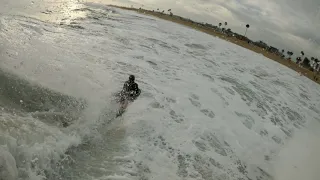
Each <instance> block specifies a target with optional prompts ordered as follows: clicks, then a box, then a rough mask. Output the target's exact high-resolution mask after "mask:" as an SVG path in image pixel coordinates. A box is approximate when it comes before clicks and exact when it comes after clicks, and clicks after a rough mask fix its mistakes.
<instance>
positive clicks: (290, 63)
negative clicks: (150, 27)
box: [108, 5, 320, 84]
mask: <svg viewBox="0 0 320 180" xmlns="http://www.w3.org/2000/svg"><path fill="white" fill-rule="evenodd" d="M108 6H110V7H115V8H119V9H124V10H129V11H135V12H137V13H140V14H144V15H150V16H154V17H157V18H160V19H163V20H167V21H171V22H174V23H177V24H180V25H183V26H186V27H188V28H193V29H195V30H198V31H201V32H203V33H206V34H209V35H212V36H214V37H217V38H220V39H223V40H225V41H228V42H230V43H233V44H236V45H238V46H241V47H243V48H246V49H248V50H251V51H253V52H256V53H258V54H261V55H263V56H264V57H266V58H268V59H270V60H273V61H275V62H277V63H279V64H282V65H283V66H286V67H288V68H290V69H292V70H294V71H296V72H297V75H299V74H300V75H303V76H305V77H307V78H309V79H310V80H312V81H313V82H315V83H318V84H320V81H319V75H317V78H316V79H315V78H314V74H315V73H314V72H312V71H310V70H308V69H306V68H303V67H299V65H297V64H296V63H295V62H293V61H289V60H287V59H283V58H281V57H280V56H278V55H276V54H274V53H270V52H268V51H266V50H264V49H263V48H260V47H258V46H253V45H250V44H248V42H247V41H245V40H240V39H238V38H236V37H233V36H227V35H226V34H224V33H221V32H218V31H215V30H214V29H211V28H208V27H205V26H199V25H198V24H197V22H193V21H189V20H187V19H182V18H183V17H180V16H176V15H173V16H170V15H169V14H163V13H160V12H156V11H151V10H146V9H137V8H133V7H131V8H130V7H124V6H117V5H108Z"/></svg>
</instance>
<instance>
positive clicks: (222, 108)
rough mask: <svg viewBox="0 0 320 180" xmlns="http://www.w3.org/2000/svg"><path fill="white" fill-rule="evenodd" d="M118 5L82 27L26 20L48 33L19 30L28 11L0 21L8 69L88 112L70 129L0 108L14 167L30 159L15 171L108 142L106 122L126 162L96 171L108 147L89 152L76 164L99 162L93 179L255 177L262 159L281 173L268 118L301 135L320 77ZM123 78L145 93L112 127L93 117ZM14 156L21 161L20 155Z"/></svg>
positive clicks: (117, 156)
mask: <svg viewBox="0 0 320 180" xmlns="http://www.w3.org/2000/svg"><path fill="white" fill-rule="evenodd" d="M117 13H118V14H117V15H116V16H113V15H112V14H109V15H108V18H101V19H100V20H99V23H101V25H99V24H98V23H95V24H93V23H92V21H94V20H92V21H91V20H90V21H89V20H88V21H84V22H81V23H80V24H79V25H81V26H82V27H83V29H81V30H74V29H71V28H68V27H61V28H60V27H56V26H55V25H51V24H46V23H43V22H39V21H36V20H29V19H28V21H30V23H34V24H38V25H39V26H47V27H49V28H50V29H54V30H55V31H53V32H55V33H52V32H47V31H43V32H42V33H43V35H36V34H35V32H33V31H32V30H30V29H27V30H25V31H21V30H20V21H27V20H26V18H22V19H19V18H21V17H15V18H12V17H10V16H8V17H4V18H2V21H1V22H2V23H3V24H4V26H5V28H9V29H10V28H12V29H13V30H12V31H10V32H8V34H5V36H4V35H3V36H1V37H3V39H4V42H6V43H7V44H6V45H7V52H8V53H9V54H11V56H5V57H4V58H3V59H2V65H3V66H4V67H6V68H8V69H11V70H12V71H14V72H15V73H17V74H19V75H21V76H26V78H27V79H29V80H30V81H31V80H33V81H36V82H37V83H39V84H42V85H44V86H46V87H49V88H52V89H55V90H58V91H60V92H63V93H65V94H69V95H73V96H76V97H84V98H86V99H88V100H89V108H88V109H86V111H85V112H84V113H83V118H82V119H79V120H78V121H76V122H74V123H73V124H71V125H70V126H69V127H68V128H66V129H60V128H57V127H54V126H48V125H47V124H45V123H42V122H40V121H38V120H36V119H34V118H32V117H30V116H27V117H23V118H20V117H19V118H17V117H14V116H10V115H7V114H4V115H3V116H1V117H2V118H1V119H0V120H1V122H3V123H0V127H1V124H5V125H6V126H5V127H2V129H1V130H3V132H5V134H6V136H11V137H12V138H14V139H15V140H17V141H18V143H16V144H15V143H12V147H11V149H10V150H9V152H10V153H11V154H12V155H13V157H15V159H16V162H17V164H22V165H21V166H23V163H22V162H19V161H20V160H21V161H23V160H24V161H26V162H28V163H29V164H28V165H29V167H28V166H27V167H24V166H23V167H22V169H23V168H24V170H25V171H26V172H27V174H28V176H29V177H31V178H30V179H42V178H43V177H42V176H41V175H39V176H38V177H36V176H37V174H36V173H35V172H30V171H31V170H30V164H31V162H32V161H34V162H38V164H39V167H38V168H39V169H41V168H43V169H45V168H46V167H47V165H48V164H49V162H50V159H60V155H63V154H64V153H65V152H66V150H67V149H68V148H69V147H71V146H77V145H79V144H81V143H82V140H83V138H84V137H88V136H89V137H92V138H93V139H91V140H92V141H94V138H97V139H103V140H105V139H108V138H110V139H111V140H110V141H107V142H109V143H112V142H114V141H116V140H114V139H112V138H111V137H108V136H103V133H105V134H104V135H106V134H107V132H108V130H110V129H111V130H112V131H111V132H112V133H115V134H116V135H118V136H115V135H114V134H107V135H110V136H115V137H116V138H118V139H120V140H119V141H120V143H119V144H120V145H119V146H121V145H123V146H129V151H130V152H128V153H127V154H126V153H124V154H121V153H120V152H113V154H112V155H113V158H111V159H112V160H114V161H116V162H117V163H119V162H125V163H127V164H126V165H123V167H122V168H120V170H121V173H118V172H117V169H115V168H114V167H113V166H117V165H118V164H117V165H114V164H111V165H110V164H109V166H108V167H103V166H104V164H108V162H109V159H107V158H109V154H104V153H105V152H104V150H103V149H102V150H103V151H97V152H96V151H95V153H96V154H95V155H97V156H98V157H90V158H92V159H93V160H92V159H89V158H88V159H87V161H84V162H79V161H78V162H77V163H83V167H81V168H83V169H81V168H79V169H77V171H78V172H83V171H86V173H88V174H89V173H90V172H91V171H90V168H97V169H99V170H100V171H101V174H99V175H96V176H98V177H94V178H95V179H101V180H102V179H139V178H140V179H143V178H144V179H154V180H158V179H159V180H163V179H185V180H187V179H215V178H225V179H228V178H229V179H232V178H237V177H239V178H245V177H246V176H248V177H249V178H251V179H254V178H255V176H257V175H258V174H259V170H258V168H257V167H259V168H261V169H263V170H264V171H265V172H267V173H269V174H270V175H271V176H276V175H277V176H279V177H284V176H282V174H281V173H279V172H277V173H275V172H274V171H273V170H272V169H273V166H274V164H277V163H276V162H275V159H276V158H277V157H278V156H277V155H278V153H279V152H282V149H283V147H284V146H285V145H286V144H287V142H288V139H290V138H289V137H287V135H286V133H285V132H284V131H283V130H281V125H280V124H279V122H276V120H275V119H276V118H279V119H281V122H280V123H283V124H284V125H283V126H284V128H285V130H287V131H289V130H293V132H299V131H300V130H299V127H300V128H302V129H303V127H302V126H301V125H299V123H301V122H302V121H306V122H309V121H313V120H314V119H315V118H317V117H318V115H319V114H318V113H317V112H315V111H314V110H312V109H311V108H310V107H311V106H314V107H315V108H319V107H320V105H319V102H320V101H319V87H318V86H317V85H315V84H314V83H312V82H311V81H309V80H306V79H305V78H303V77H300V76H297V75H296V73H295V72H293V71H292V70H290V69H288V68H285V67H282V66H281V65H279V64H278V63H276V62H273V61H270V60H268V59H266V58H265V57H263V56H261V55H258V54H255V53H253V52H251V51H249V50H247V49H244V48H241V47H238V46H236V45H234V44H230V43H228V42H225V41H222V40H220V39H218V38H215V37H212V36H209V35H207V34H203V33H201V32H198V31H195V30H193V29H188V28H186V27H183V26H180V25H176V24H174V23H171V22H167V21H163V20H159V19H156V18H154V17H146V16H144V15H140V14H136V13H134V12H127V11H123V10H117ZM109 18H110V19H109ZM12 37H15V38H16V39H10V38H12ZM31 37H32V38H31ZM17 39H19V41H17ZM20 39H21V41H20ZM10 41H12V42H15V43H12V44H11V43H9V42H10ZM22 42H23V43H25V44H24V46H22V45H21V44H19V43H22ZM17 47H24V49H19V48H17ZM25 52H28V54H27V55H26V54H25ZM22 59H23V60H24V61H23V63H22V64H20V63H21V60H22ZM19 64H20V65H19ZM128 74H135V75H136V79H137V82H138V83H139V86H140V88H141V89H142V94H141V96H140V97H139V98H138V99H137V100H136V101H135V102H134V103H133V104H131V105H130V106H129V108H128V109H127V112H126V113H125V114H124V115H123V116H122V117H121V118H119V119H117V121H115V122H113V123H114V124H112V125H110V126H109V124H108V123H106V122H103V120H105V119H103V118H100V115H101V113H102V112H104V110H105V109H108V108H109V106H112V104H109V103H107V102H108V101H109V100H110V94H111V92H114V91H115V90H116V89H117V90H118V89H119V88H121V86H122V83H123V81H124V80H126V79H127V77H128ZM304 91H306V92H304ZM303 94H307V95H308V96H309V99H308V98H306V97H304V96H303ZM278 104H280V105H278ZM113 108H114V107H112V108H111V109H113ZM294 112H297V113H294ZM289 118H291V120H290V119H289ZM272 121H274V122H272ZM301 124H303V123H301ZM113 125H114V126H113ZM104 126H106V128H104ZM115 127H116V128H115ZM21 137H23V138H21ZM314 137H318V135H317V134H315V135H314ZM118 139H117V140H118ZM314 139H316V138H312V139H311V140H314ZM10 142H14V141H10ZM117 145H118V144H117ZM106 147H108V146H107V145H106ZM119 149H120V148H119ZM119 149H115V150H114V151H118V150H119ZM90 150H91V151H94V150H95V149H90ZM304 150H306V152H308V151H307V149H304ZM314 150H317V146H316V147H315V148H314ZM289 151H290V149H289ZM14 152H16V153H14ZM21 152H22V154H23V155H24V156H25V157H22V159H19V153H21ZM314 152H316V151H314ZM92 154H93V153H92ZM128 154H129V155H128ZM288 154H291V153H288ZM311 154H312V155H313V152H312V151H311ZM110 156H111V155H110ZM280 156H282V154H281V153H280ZM312 157H313V156H312ZM48 158H49V160H48ZM104 158H106V159H107V160H105V159H104ZM308 158H309V157H308ZM96 159H98V160H101V162H100V164H99V162H96V161H95V160H96ZM266 159H270V160H266ZM284 159H286V158H285V156H284ZM90 163H91V164H90ZM292 163H295V162H292ZM87 164H88V166H87ZM279 164H280V163H279ZM289 164H290V165H291V162H290V163H289ZM314 165H317V164H314ZM110 166H112V167H110ZM102 167H103V168H102ZM244 167H246V168H244ZM304 167H305V166H302V167H301V168H304ZM86 168H87V169H86ZM113 168H114V169H113ZM88 169H89V170H88ZM106 169H108V171H115V172H117V173H115V172H112V173H111V174H116V175H106V173H110V172H106ZM239 169H241V170H239ZM72 170H74V171H76V170H75V169H71V170H70V171H72ZM290 170H292V169H290ZM239 171H243V172H239ZM19 172H21V173H23V172H24V171H19ZM300 172H306V173H305V174H312V173H313V172H314V171H310V172H308V171H300ZM70 173H71V172H70ZM260 174H261V172H260ZM33 176H34V177H33ZM88 176H90V175H88ZM304 177H308V176H304ZM309 177H311V176H309ZM92 178H93V177H92ZM94 178H93V179H94Z"/></svg>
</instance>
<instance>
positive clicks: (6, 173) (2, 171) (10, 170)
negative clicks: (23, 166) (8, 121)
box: [0, 146, 18, 180]
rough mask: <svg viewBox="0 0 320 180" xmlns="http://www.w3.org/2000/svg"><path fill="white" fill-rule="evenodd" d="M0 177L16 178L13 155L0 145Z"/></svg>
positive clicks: (14, 179)
mask: <svg viewBox="0 0 320 180" xmlns="http://www.w3.org/2000/svg"><path fill="white" fill-rule="evenodd" d="M0 167H1V168H0V177H1V178H2V179H6V180H16V179H17V178H18V170H17V167H16V161H15V159H14V157H13V156H12V155H11V154H10V153H9V152H8V151H6V150H5V149H4V148H2V147H1V146H0Z"/></svg>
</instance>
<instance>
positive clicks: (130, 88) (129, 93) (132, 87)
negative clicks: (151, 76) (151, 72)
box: [117, 75, 141, 117]
mask: <svg viewBox="0 0 320 180" xmlns="http://www.w3.org/2000/svg"><path fill="white" fill-rule="evenodd" d="M134 80H135V77H134V75H130V76H129V80H128V81H126V82H125V83H124V85H123V88H122V91H121V92H120V108H119V110H118V113H117V117H118V116H121V114H122V113H123V112H124V111H125V109H126V108H127V106H128V103H129V101H131V102H132V101H134V100H135V99H136V98H137V97H138V96H139V95H140V93H141V90H140V89H139V87H138V84H137V83H136V82H135V81H134Z"/></svg>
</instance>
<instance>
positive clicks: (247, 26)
mask: <svg viewBox="0 0 320 180" xmlns="http://www.w3.org/2000/svg"><path fill="white" fill-rule="evenodd" d="M249 27H250V25H249V24H247V25H246V28H247V29H246V32H245V33H244V36H246V35H247V30H248V28H249Z"/></svg>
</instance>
